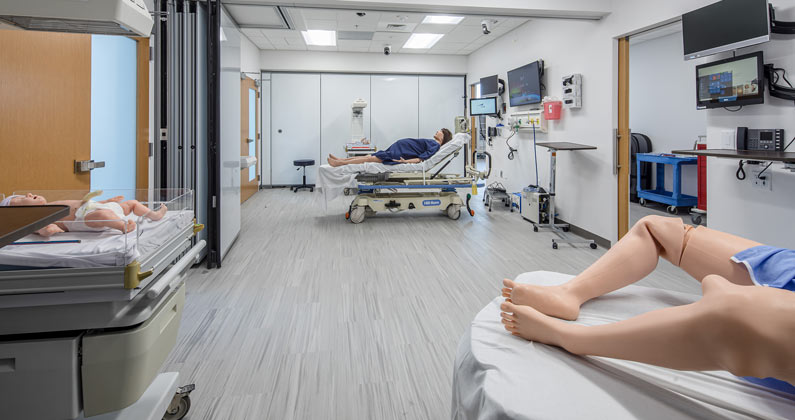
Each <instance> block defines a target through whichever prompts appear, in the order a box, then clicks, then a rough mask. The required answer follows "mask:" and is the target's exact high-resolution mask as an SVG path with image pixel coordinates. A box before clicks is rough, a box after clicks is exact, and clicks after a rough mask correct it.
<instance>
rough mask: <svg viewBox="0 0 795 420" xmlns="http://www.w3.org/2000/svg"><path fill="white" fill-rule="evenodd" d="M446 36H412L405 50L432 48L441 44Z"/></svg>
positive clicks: (404, 46)
mask: <svg viewBox="0 0 795 420" xmlns="http://www.w3.org/2000/svg"><path fill="white" fill-rule="evenodd" d="M443 36H444V34H411V37H409V40H408V41H406V44H405V45H403V48H418V49H420V48H431V47H433V46H434V44H436V43H437V42H439V40H440V39H442V37H443Z"/></svg>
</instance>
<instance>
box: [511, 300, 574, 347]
mask: <svg viewBox="0 0 795 420" xmlns="http://www.w3.org/2000/svg"><path fill="white" fill-rule="evenodd" d="M500 309H502V311H503V312H502V313H501V314H500V316H501V317H502V323H503V326H504V327H505V329H506V330H508V331H510V333H511V334H513V335H516V336H519V337H522V338H524V339H525V340H530V341H537V342H539V343H544V344H550V345H553V346H561V335H562V330H563V329H564V328H565V327H566V323H564V322H563V321H559V320H557V319H555V318H552V317H549V316H546V315H544V314H542V313H541V312H538V311H537V310H535V309H533V308H531V307H529V306H522V305H515V304H513V303H511V302H503V303H502V305H500Z"/></svg>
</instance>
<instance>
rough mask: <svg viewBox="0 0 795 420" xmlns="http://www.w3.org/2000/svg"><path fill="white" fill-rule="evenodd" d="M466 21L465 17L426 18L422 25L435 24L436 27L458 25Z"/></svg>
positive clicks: (437, 16)
mask: <svg viewBox="0 0 795 420" xmlns="http://www.w3.org/2000/svg"><path fill="white" fill-rule="evenodd" d="M462 20H464V17H463V16H441V15H436V16H425V19H423V20H422V23H433V24H436V25H458V24H459V23H461V21H462Z"/></svg>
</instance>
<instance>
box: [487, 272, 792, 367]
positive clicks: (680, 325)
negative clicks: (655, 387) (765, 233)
mask: <svg viewBox="0 0 795 420" xmlns="http://www.w3.org/2000/svg"><path fill="white" fill-rule="evenodd" d="M702 289H703V292H704V297H703V298H702V299H701V300H699V301H698V302H696V303H693V304H690V305H684V306H677V307H672V308H666V309H661V310H657V311H652V312H648V313H645V314H643V315H640V316H636V317H634V318H630V319H627V320H624V321H620V322H616V323H612V324H606V325H599V326H583V325H575V324H570V323H567V322H563V321H560V320H558V319H555V318H552V317H549V316H546V315H544V314H542V313H541V312H538V311H536V310H535V309H533V308H532V307H530V306H520V305H516V304H513V303H511V302H505V303H503V304H502V306H501V309H502V310H503V311H505V312H503V314H502V322H503V324H505V329H507V330H508V331H510V332H511V333H512V334H514V335H518V336H521V337H523V338H525V339H528V340H532V341H538V342H541V343H546V344H551V345H556V346H559V347H563V348H564V349H566V350H568V351H569V352H571V353H574V354H579V355H593V356H604V357H612V358H617V359H624V360H632V361H636V362H643V363H648V364H652V365H656V366H663V367H667V368H672V369H680V370H727V371H729V372H731V373H733V374H735V375H738V376H755V377H758V378H766V377H775V378H778V379H781V380H784V381H788V382H795V363H793V361H792V354H791V349H792V348H795V323H793V322H792V319H795V293H792V292H790V291H787V290H781V289H774V288H768V287H758V286H740V285H736V284H734V283H731V282H729V281H728V280H726V279H724V278H723V277H720V276H716V275H710V276H707V277H705V278H704V279H703V281H702Z"/></svg>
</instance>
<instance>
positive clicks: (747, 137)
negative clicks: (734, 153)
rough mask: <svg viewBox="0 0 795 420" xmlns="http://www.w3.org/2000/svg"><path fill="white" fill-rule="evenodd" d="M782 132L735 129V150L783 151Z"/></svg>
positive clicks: (774, 129)
mask: <svg viewBox="0 0 795 420" xmlns="http://www.w3.org/2000/svg"><path fill="white" fill-rule="evenodd" d="M783 143H784V130H783V129H780V128H764V129H754V128H748V127H737V150H769V151H776V152H779V151H782V150H784V144H783Z"/></svg>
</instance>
